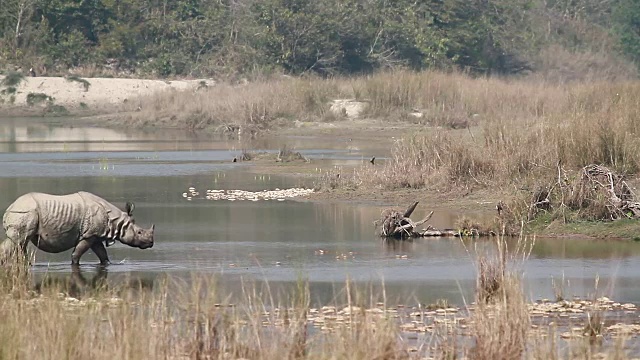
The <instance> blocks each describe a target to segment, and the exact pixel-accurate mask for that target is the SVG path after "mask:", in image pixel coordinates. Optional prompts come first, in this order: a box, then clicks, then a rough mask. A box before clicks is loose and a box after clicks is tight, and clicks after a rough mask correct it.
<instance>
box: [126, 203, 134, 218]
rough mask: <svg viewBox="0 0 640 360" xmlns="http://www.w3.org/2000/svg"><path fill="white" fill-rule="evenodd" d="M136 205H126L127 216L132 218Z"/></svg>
mask: <svg viewBox="0 0 640 360" xmlns="http://www.w3.org/2000/svg"><path fill="white" fill-rule="evenodd" d="M135 207H136V205H135V204H134V203H132V202H128V201H127V204H126V205H125V210H126V211H127V215H129V216H131V215H133V209H135Z"/></svg>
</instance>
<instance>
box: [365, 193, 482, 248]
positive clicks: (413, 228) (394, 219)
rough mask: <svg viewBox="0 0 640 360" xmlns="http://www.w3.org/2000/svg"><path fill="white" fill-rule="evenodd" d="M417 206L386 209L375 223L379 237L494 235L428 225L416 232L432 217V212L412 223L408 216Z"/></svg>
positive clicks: (415, 204)
mask: <svg viewBox="0 0 640 360" xmlns="http://www.w3.org/2000/svg"><path fill="white" fill-rule="evenodd" d="M417 206H418V201H416V202H414V203H413V204H411V205H410V206H409V207H408V208H407V210H405V211H404V212H401V211H400V210H393V209H386V210H384V211H383V212H382V215H381V217H380V219H379V220H378V221H376V222H375V224H376V226H378V225H381V228H380V231H379V233H380V236H381V237H384V238H395V239H406V238H415V237H463V236H489V235H494V234H493V233H492V232H487V233H484V232H479V231H478V230H476V229H471V230H466V229H465V230H454V229H444V230H438V229H435V228H433V227H431V225H428V226H427V228H426V229H423V230H417V227H418V226H420V225H422V224H424V223H426V222H427V221H429V219H431V217H432V216H433V211H431V212H430V213H429V215H427V217H425V218H424V219H422V220H420V221H417V222H414V221H413V220H411V218H410V216H411V214H412V213H413V211H414V210H415V209H416V207H417Z"/></svg>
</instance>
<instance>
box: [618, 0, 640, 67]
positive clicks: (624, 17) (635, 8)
mask: <svg viewBox="0 0 640 360" xmlns="http://www.w3.org/2000/svg"><path fill="white" fill-rule="evenodd" d="M612 22H613V31H614V33H615V34H616V35H617V36H618V38H619V39H620V47H621V48H622V51H623V52H624V53H625V54H627V55H628V56H629V57H630V58H631V59H632V60H634V61H635V62H636V63H637V64H640V0H619V1H618V2H617V3H616V5H615V7H614V9H613V14H612Z"/></svg>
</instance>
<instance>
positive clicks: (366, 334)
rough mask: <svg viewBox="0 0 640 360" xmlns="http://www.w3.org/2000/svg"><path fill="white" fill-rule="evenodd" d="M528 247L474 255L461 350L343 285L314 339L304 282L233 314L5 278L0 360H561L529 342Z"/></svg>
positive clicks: (192, 284)
mask: <svg viewBox="0 0 640 360" xmlns="http://www.w3.org/2000/svg"><path fill="white" fill-rule="evenodd" d="M531 245H532V244H531V243H528V242H527V241H524V240H523V239H522V238H521V239H520V240H519V241H518V242H516V243H515V244H514V243H509V244H507V241H506V239H505V238H503V237H500V238H498V239H497V242H496V246H495V247H494V250H496V251H492V252H491V253H484V252H480V251H478V252H477V253H478V254H479V255H480V257H479V259H481V260H478V262H477V263H476V264H477V271H478V272H477V276H478V282H477V284H478V288H477V294H476V304H475V306H472V307H470V308H469V315H470V317H469V318H468V321H466V322H464V324H469V327H468V329H469V330H468V331H465V332H468V333H469V337H466V338H461V337H459V336H456V334H459V333H457V331H459V330H460V329H457V328H456V326H457V325H456V323H455V322H452V323H445V324H444V325H443V326H444V327H443V328H442V329H440V330H441V331H440V330H438V329H435V330H434V332H433V333H432V335H430V336H429V335H427V336H419V337H415V336H407V333H406V332H405V333H404V334H403V332H402V324H400V323H399V321H398V319H397V317H398V315H399V309H398V311H397V312H396V311H389V312H387V311H386V309H387V308H386V305H385V304H386V301H385V299H386V293H385V292H384V291H383V293H382V295H380V294H369V293H367V292H366V291H363V290H362V288H361V287H356V286H354V285H353V284H352V283H350V282H349V281H347V282H346V284H345V286H344V288H343V289H341V290H339V291H338V293H337V294H336V300H335V303H334V304H327V305H333V308H334V309H336V308H337V309H343V310H341V311H340V312H331V311H330V310H326V311H329V313H330V314H332V315H327V316H324V317H322V319H324V320H323V322H322V323H323V324H324V325H323V326H322V328H319V327H317V326H315V327H314V326H311V325H310V321H311V319H312V318H313V317H316V318H317V317H318V315H321V314H320V313H325V309H324V308H323V309H313V308H311V306H310V299H309V291H308V286H307V284H305V283H304V282H302V281H300V282H298V284H297V286H294V287H292V288H290V289H289V291H290V292H289V293H288V294H286V295H288V296H286V297H285V298H286V300H282V301H279V300H277V297H276V296H275V295H274V294H272V292H271V290H270V289H269V286H268V284H267V285H266V286H265V285H262V286H260V285H256V284H244V286H243V287H242V292H241V293H240V294H235V295H236V296H235V297H234V302H233V303H232V302H231V301H230V295H229V294H228V293H227V292H225V291H224V290H223V289H221V288H219V287H218V286H217V285H216V283H215V282H214V281H212V280H211V278H210V277H207V276H205V275H194V276H192V277H191V278H189V279H176V278H168V277H167V278H165V279H163V280H162V281H159V282H158V283H156V285H155V287H154V288H152V289H149V288H142V287H140V286H136V285H131V284H135V283H134V282H123V283H121V284H118V285H116V286H115V287H113V285H111V286H112V287H108V286H99V287H96V288H89V289H87V291H86V292H84V293H83V294H81V295H78V298H79V300H78V299H75V298H69V297H66V296H67V295H66V292H67V291H68V289H67V288H66V287H65V286H61V285H51V283H50V284H49V285H47V286H41V287H40V288H39V290H40V293H39V294H37V293H34V292H33V291H31V290H28V288H30V285H29V284H30V282H31V279H30V278H29V276H16V277H15V278H14V280H13V281H5V280H6V279H7V277H3V278H2V281H1V282H0V318H1V319H2V324H1V325H0V359H30V358H37V359H87V358H91V359H113V358H117V359H240V358H243V359H354V360H356V359H357V360H360V359H422V358H425V357H427V358H429V357H431V356H433V357H434V358H438V359H462V358H468V359H481V360H482V359H524V358H532V359H542V358H545V359H547V358H553V359H560V358H565V356H564V355H563V354H565V353H566V351H564V350H561V349H560V348H559V346H560V345H558V342H557V340H558V336H557V334H555V333H551V332H550V333H549V334H548V337H547V338H541V337H535V336H534V337H531V330H530V329H531V327H530V324H531V322H530V319H529V313H528V307H527V303H526V301H525V296H524V294H523V288H522V272H521V270H520V269H519V266H520V265H521V264H522V262H523V261H526V259H527V257H528V254H529V251H530V246H531ZM482 259H483V260H482ZM481 264H484V265H481ZM3 271H4V269H3ZM27 275H28V274H27ZM43 284H44V283H43ZM487 294H490V296H487ZM379 300H383V302H382V303H378V302H377V301H379ZM444 306H445V307H449V305H448V304H444ZM370 310H377V311H370ZM334 311H335V310H334ZM338 314H340V315H339V316H337V315H338ZM412 316H413V315H412ZM423 316H424V314H423ZM459 316H464V315H462V314H458V315H456V317H459ZM411 319H415V318H414V317H412V318H411ZM315 321H316V320H314V322H315ZM413 322H414V321H412V323H411V324H408V325H414V324H413ZM315 324H316V325H317V324H318V323H317V322H315ZM447 324H448V325H447ZM405 325H407V324H406V323H405ZM585 344H586V345H585ZM578 345H579V346H576V347H575V349H571V352H570V353H569V357H568V358H576V357H574V356H577V355H576V354H587V353H588V354H591V351H592V350H591V348H589V347H588V344H587V343H584V342H581V343H579V344H578ZM621 349H622V345H617V344H616V346H615V347H614V348H613V349H612V351H613V352H612V353H611V355H612V356H615V357H614V358H624V357H623V356H620V354H624V352H623V351H622V350H621ZM561 355H562V356H561ZM547 356H548V357H547ZM578 358H580V357H579V356H578ZM582 358H587V357H582Z"/></svg>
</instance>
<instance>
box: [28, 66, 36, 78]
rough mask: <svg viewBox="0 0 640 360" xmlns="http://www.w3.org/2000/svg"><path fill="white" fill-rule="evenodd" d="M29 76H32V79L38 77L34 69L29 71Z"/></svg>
mask: <svg viewBox="0 0 640 360" xmlns="http://www.w3.org/2000/svg"><path fill="white" fill-rule="evenodd" d="M29 75H31V77H36V71H35V70H33V68H30V69H29Z"/></svg>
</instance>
